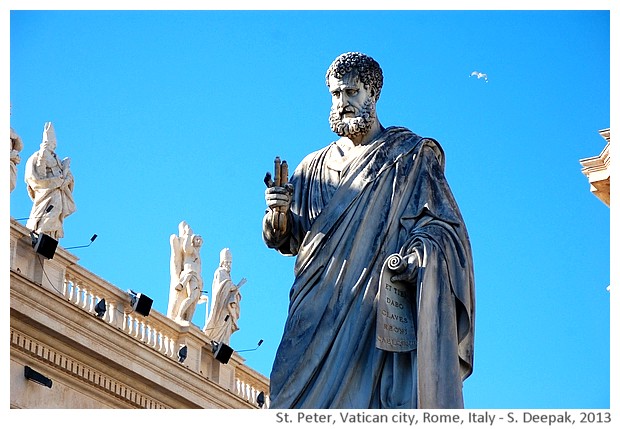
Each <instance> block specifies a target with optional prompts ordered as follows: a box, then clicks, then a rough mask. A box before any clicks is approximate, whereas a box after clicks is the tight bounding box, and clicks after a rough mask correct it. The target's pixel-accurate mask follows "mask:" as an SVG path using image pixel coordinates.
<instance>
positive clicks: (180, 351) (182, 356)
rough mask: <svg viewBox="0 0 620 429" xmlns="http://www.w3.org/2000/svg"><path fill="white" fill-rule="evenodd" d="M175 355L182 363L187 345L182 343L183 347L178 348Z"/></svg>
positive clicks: (185, 356)
mask: <svg viewBox="0 0 620 429" xmlns="http://www.w3.org/2000/svg"><path fill="white" fill-rule="evenodd" d="M177 356H178V357H179V362H181V363H183V361H184V360H185V359H186V358H187V345H186V344H183V347H181V348H180V349H179V351H178V352H177Z"/></svg>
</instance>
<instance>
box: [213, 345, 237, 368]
mask: <svg viewBox="0 0 620 429" xmlns="http://www.w3.org/2000/svg"><path fill="white" fill-rule="evenodd" d="M211 345H212V346H213V357H215V359H216V360H218V361H220V362H222V363H223V364H227V363H228V361H229V360H230V357H231V356H232V354H233V351H234V350H233V349H232V348H231V347H230V346H229V345H227V344H224V343H218V342H216V341H212V342H211Z"/></svg>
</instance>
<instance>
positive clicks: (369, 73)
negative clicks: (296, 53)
mask: <svg viewBox="0 0 620 429" xmlns="http://www.w3.org/2000/svg"><path fill="white" fill-rule="evenodd" d="M352 70H356V71H357V72H358V75H359V78H360V80H361V81H362V83H363V84H364V87H365V88H366V89H369V88H370V89H371V91H372V92H373V94H374V97H375V101H376V100H378V99H379V95H380V94H381V88H382V87H383V71H382V70H381V67H380V66H379V63H378V62H376V61H375V60H374V59H373V58H371V57H369V56H368V55H366V54H362V53H361V52H347V53H344V54H342V55H339V56H338V58H336V59H335V60H334V61H333V62H332V64H331V65H330V66H329V68H328V69H327V73H326V74H325V83H326V84H327V86H329V76H334V77H336V78H338V79H340V78H342V77H343V76H344V75H345V74H347V73H349V72H350V71H352Z"/></svg>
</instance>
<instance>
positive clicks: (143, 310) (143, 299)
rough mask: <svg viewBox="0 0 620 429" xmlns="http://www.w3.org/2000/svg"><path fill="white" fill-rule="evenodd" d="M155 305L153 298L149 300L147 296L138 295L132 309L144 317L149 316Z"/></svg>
mask: <svg viewBox="0 0 620 429" xmlns="http://www.w3.org/2000/svg"><path fill="white" fill-rule="evenodd" d="M152 305H153V300H152V299H151V298H149V297H148V296H146V295H143V294H141V293H139V294H137V295H136V297H135V299H134V301H133V303H132V307H133V309H134V310H135V311H136V312H137V313H139V314H141V315H143V316H148V315H149V313H150V312H151V306H152Z"/></svg>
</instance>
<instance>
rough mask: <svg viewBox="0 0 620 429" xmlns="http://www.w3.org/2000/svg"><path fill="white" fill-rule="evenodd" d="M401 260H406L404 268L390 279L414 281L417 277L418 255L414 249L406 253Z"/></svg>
mask: <svg viewBox="0 0 620 429" xmlns="http://www.w3.org/2000/svg"><path fill="white" fill-rule="evenodd" d="M403 260H404V261H405V262H406V265H405V268H404V269H403V271H401V272H400V273H399V274H396V275H395V276H393V277H392V280H393V281H401V282H406V283H414V282H415V281H416V279H417V277H418V268H420V255H419V254H418V253H417V252H415V251H414V252H413V253H410V254H408V255H406V256H405V257H404V258H403Z"/></svg>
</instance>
